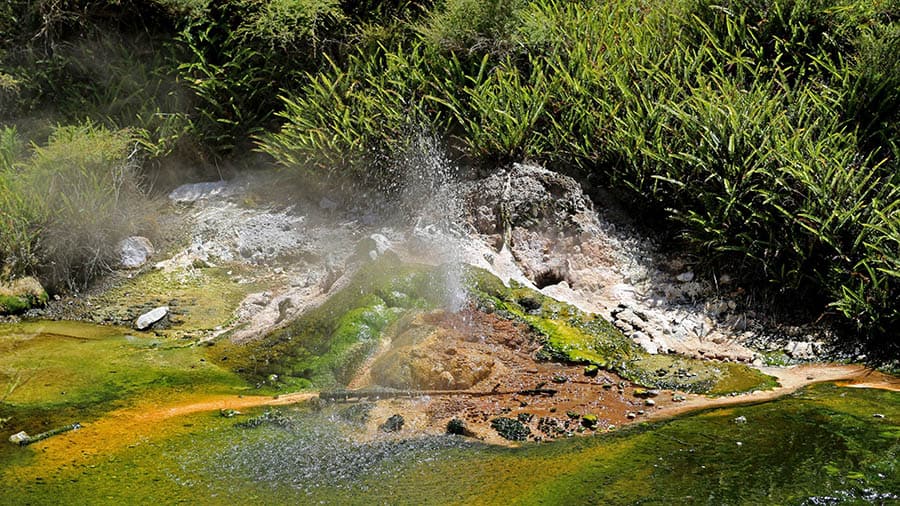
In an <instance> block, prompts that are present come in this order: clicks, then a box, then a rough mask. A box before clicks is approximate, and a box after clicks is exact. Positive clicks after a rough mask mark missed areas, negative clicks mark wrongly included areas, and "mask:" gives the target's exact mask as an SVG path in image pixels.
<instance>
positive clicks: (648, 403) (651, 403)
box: [644, 399, 656, 406]
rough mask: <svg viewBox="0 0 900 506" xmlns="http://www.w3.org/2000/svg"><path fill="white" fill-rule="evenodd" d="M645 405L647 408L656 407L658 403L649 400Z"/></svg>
mask: <svg viewBox="0 0 900 506" xmlns="http://www.w3.org/2000/svg"><path fill="white" fill-rule="evenodd" d="M644 405H645V406H656V401H654V400H653V399H647V400H645V401H644Z"/></svg>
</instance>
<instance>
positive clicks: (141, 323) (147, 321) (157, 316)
mask: <svg viewBox="0 0 900 506" xmlns="http://www.w3.org/2000/svg"><path fill="white" fill-rule="evenodd" d="M168 314H169V306H160V307H158V308H156V309H153V310H152V311H148V312H146V313H144V314H142V315H141V316H139V317H138V319H137V321H136V322H135V323H134V328H136V329H138V330H147V329H149V328H150V327H152V326H153V324H155V323H156V322H158V321H160V320H162V319H163V318H165V317H166V315H168Z"/></svg>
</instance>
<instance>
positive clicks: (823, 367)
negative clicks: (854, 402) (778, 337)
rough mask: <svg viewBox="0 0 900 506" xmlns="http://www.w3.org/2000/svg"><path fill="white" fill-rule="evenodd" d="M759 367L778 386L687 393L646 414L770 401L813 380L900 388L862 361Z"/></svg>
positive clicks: (665, 415) (658, 416) (896, 381)
mask: <svg viewBox="0 0 900 506" xmlns="http://www.w3.org/2000/svg"><path fill="white" fill-rule="evenodd" d="M759 369H760V370H761V371H762V372H764V373H766V374H769V375H772V376H775V377H776V378H778V383H779V385H780V386H779V387H777V388H773V389H772V390H765V391H756V392H751V393H747V394H743V395H737V396H734V397H706V396H690V397H689V398H688V399H687V400H686V401H684V402H681V403H677V404H675V403H670V404H664V405H662V406H660V408H659V409H657V410H656V411H654V412H653V413H652V414H651V415H650V416H649V418H650V419H654V420H659V419H664V418H670V417H673V416H676V415H680V414H683V413H688V412H691V411H697V410H701V409H709V408H718V407H725V406H735V405H740V404H749V403H757V402H764V401H770V400H773V399H777V398H779V397H782V396H785V395H788V394H790V393H793V392H796V391H797V390H799V389H801V388H803V387H805V386H807V385H811V384H813V383H823V382H836V383H837V384H838V385H841V386H845V387H854V388H877V389H882V390H890V391H893V392H897V391H900V378H897V377H894V376H889V375H887V374H883V373H880V372H878V371H875V370H872V369H869V368H867V367H864V366H861V365H843V364H809V365H802V366H795V367H787V368H783V367H760V368H759Z"/></svg>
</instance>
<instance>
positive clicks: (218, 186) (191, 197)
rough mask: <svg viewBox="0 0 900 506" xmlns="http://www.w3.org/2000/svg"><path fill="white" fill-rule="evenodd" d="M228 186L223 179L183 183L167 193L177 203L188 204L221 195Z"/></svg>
mask: <svg viewBox="0 0 900 506" xmlns="http://www.w3.org/2000/svg"><path fill="white" fill-rule="evenodd" d="M227 186H228V183H226V182H225V181H214V182H213V181H211V182H206V183H193V184H184V185H181V186H179V187H178V188H175V189H174V190H172V192H171V193H169V200H171V201H173V202H177V203H179V204H190V203H192V202H196V201H198V200H200V199H208V198H210V197H215V196H219V195H223V194H224V193H225V190H226V188H227Z"/></svg>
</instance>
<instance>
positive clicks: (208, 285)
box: [55, 160, 821, 467]
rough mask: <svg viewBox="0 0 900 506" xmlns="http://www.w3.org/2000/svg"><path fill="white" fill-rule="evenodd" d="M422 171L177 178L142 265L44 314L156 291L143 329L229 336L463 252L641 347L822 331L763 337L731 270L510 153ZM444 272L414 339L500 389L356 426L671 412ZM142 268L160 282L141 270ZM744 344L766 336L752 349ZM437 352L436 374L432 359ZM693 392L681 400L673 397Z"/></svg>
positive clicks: (729, 342)
mask: <svg viewBox="0 0 900 506" xmlns="http://www.w3.org/2000/svg"><path fill="white" fill-rule="evenodd" d="M407 163H418V162H417V161H416V160H411V161H407ZM439 165H441V166H443V167H446V166H447V164H446V163H445V162H441V164H439ZM425 167H426V169H428V170H429V171H430V173H431V175H430V176H429V177H423V178H414V179H413V180H412V181H410V182H407V183H406V184H404V185H401V186H400V187H398V189H397V190H396V191H394V192H393V193H391V195H394V196H395V197H394V198H391V197H380V198H378V199H375V198H368V197H365V196H361V195H354V196H348V195H330V194H324V195H323V194H315V193H313V192H302V191H298V189H297V187H296V186H295V183H288V182H285V181H284V180H283V179H282V177H281V176H280V175H279V174H277V173H268V172H254V173H247V174H243V175H240V176H238V177H236V178H234V179H232V180H230V181H217V182H208V183H199V184H193V185H185V186H182V187H179V188H177V189H175V190H174V191H172V192H171V194H170V195H169V201H170V204H169V207H170V210H169V214H168V215H167V216H165V217H163V218H162V219H161V221H162V222H164V223H169V224H171V225H168V226H169V228H170V229H171V232H172V236H174V237H177V238H178V240H177V241H176V244H177V246H176V247H173V248H169V250H168V251H167V252H165V253H162V254H157V256H156V257H155V258H154V263H152V264H150V265H148V266H146V267H144V270H143V271H140V272H134V271H122V272H119V273H117V274H116V275H115V276H114V277H113V281H112V284H113V285H116V286H117V288H116V290H118V291H110V290H109V289H108V286H109V284H106V285H101V287H100V288H99V289H98V290H97V292H96V293H93V294H88V295H87V296H86V297H81V298H80V299H79V300H77V301H73V300H68V301H61V302H60V303H58V304H57V305H56V309H55V310H57V311H61V312H63V314H64V315H67V316H70V317H71V316H75V317H79V318H84V319H95V320H98V321H103V322H107V323H109V322H111V323H119V324H126V325H128V324H130V323H131V322H132V321H133V319H134V318H135V317H136V316H137V315H138V314H140V312H141V311H143V310H145V309H146V307H129V305H132V306H133V305H134V300H137V299H136V295H140V294H136V290H137V289H147V290H149V291H150V292H153V291H154V290H159V291H160V293H159V294H156V298H152V299H151V301H152V302H153V303H154V304H167V305H171V306H176V307H177V309H176V310H175V311H173V313H174V314H175V316H174V317H173V319H172V321H170V324H171V327H170V328H168V329H159V330H157V331H158V332H160V333H162V335H165V336H167V337H175V338H186V339H191V340H194V341H199V342H202V341H207V340H212V339H216V338H221V339H230V340H231V341H233V342H236V343H241V342H246V341H248V340H253V339H256V338H259V337H261V336H264V335H266V334H268V333H269V332H271V331H273V330H275V329H277V328H279V327H281V326H283V325H286V324H288V323H289V322H291V321H292V320H293V319H294V318H296V317H297V316H298V315H300V314H302V313H303V312H304V311H306V310H308V309H310V308H312V307H315V306H317V305H319V304H321V303H323V302H324V301H325V300H327V298H328V297H329V296H330V295H332V294H334V293H336V292H337V291H339V290H340V289H342V288H343V287H344V286H346V284H347V283H348V281H349V280H350V278H351V277H352V275H353V273H354V272H355V270H356V269H357V268H358V267H359V266H361V265H364V264H365V263H367V262H370V261H372V259H374V258H377V257H378V256H380V255H385V254H396V255H398V256H399V257H401V259H404V260H407V261H411V262H421V263H428V264H451V265H459V264H461V263H466V264H471V265H474V266H477V267H480V268H483V269H486V270H488V271H490V272H492V273H493V274H495V275H496V276H497V277H499V278H500V279H502V280H504V282H507V283H511V282H516V283H519V284H522V285H526V286H530V287H533V288H537V289H540V290H541V291H542V292H543V293H544V294H546V295H548V296H551V297H553V298H556V299H559V300H562V301H565V302H568V303H571V304H573V305H575V306H578V307H579V308H581V309H583V310H585V311H589V312H594V313H597V314H601V315H603V316H604V317H606V318H609V319H611V321H613V323H614V324H615V325H616V326H618V327H619V328H620V329H621V330H622V331H623V332H624V333H625V334H626V335H628V336H630V337H631V338H632V339H633V340H634V341H635V342H636V343H637V344H639V345H641V346H642V347H644V348H645V349H646V350H647V351H648V352H650V353H676V354H683V355H687V356H692V357H698V358H699V357H704V358H707V359H711V360H718V361H739V362H745V363H752V364H754V365H758V366H762V365H765V364H766V362H767V361H768V360H770V358H771V357H772V356H773V355H775V356H776V357H777V358H778V360H780V361H790V360H799V359H808V358H812V357H813V356H814V354H815V353H816V352H818V351H820V350H819V348H820V347H821V344H820V343H818V342H814V341H812V339H811V338H810V337H803V335H802V332H797V331H795V333H796V334H798V335H800V338H798V337H788V336H773V335H772V334H771V331H770V330H767V329H769V328H771V327H766V326H765V325H764V322H763V320H762V319H760V318H757V315H756V314H755V313H753V312H752V310H751V309H749V308H747V307H744V305H743V304H742V302H741V300H742V299H741V297H740V288H739V287H738V285H739V283H738V281H737V280H733V279H727V278H726V277H725V276H721V277H720V278H719V279H717V280H705V279H701V278H700V276H698V275H697V274H696V273H694V272H693V271H691V268H690V265H689V264H688V263H687V262H685V261H684V260H682V259H680V258H677V257H671V256H666V255H664V254H662V253H660V250H659V248H658V247H657V245H656V244H655V243H654V242H653V241H652V240H651V239H649V238H647V237H644V236H642V235H641V234H640V233H638V232H636V231H635V230H634V229H632V228H631V227H629V226H628V225H627V224H625V223H624V221H623V220H621V219H620V218H619V216H620V214H619V212H618V211H617V210H616V209H615V208H613V207H611V206H606V205H604V206H600V205H596V204H595V203H593V202H591V201H590V199H588V197H586V196H585V195H584V194H583V193H582V191H581V188H580V187H579V186H578V184H577V183H576V182H575V181H574V180H572V179H570V178H567V177H565V176H561V175H559V174H556V173H553V172H551V171H548V170H546V169H543V168H540V167H533V166H526V165H514V166H513V167H511V168H510V169H509V170H507V171H504V172H499V173H496V174H494V175H492V176H490V177H488V178H485V179H482V180H478V181H474V182H473V181H469V182H457V181H455V180H454V178H453V177H452V174H451V173H450V171H449V170H447V172H445V173H440V172H438V176H434V173H435V172H434V170H432V169H434V167H431V166H428V165H427V164H426V166H425ZM429 167H430V168H429ZM449 272H450V275H449V277H448V279H447V290H446V304H445V307H444V312H443V313H440V312H438V313H436V314H432V315H425V316H424V318H430V319H431V320H433V321H431V322H425V323H428V324H434V323H435V322H438V321H440V322H443V323H439V324H438V326H439V327H440V326H442V325H443V328H444V329H445V330H446V334H445V335H446V336H447V340H446V342H434V343H426V344H427V346H431V347H432V348H428V349H426V348H427V346H425V347H423V348H422V350H420V352H421V353H424V354H425V355H426V356H439V357H444V358H446V357H463V358H465V359H466V360H462V361H459V360H457V361H456V362H454V364H455V366H454V367H457V369H459V371H456V370H455V369H454V372H452V373H451V375H452V377H453V381H454V382H459V381H462V380H461V379H460V378H463V377H464V376H465V374H466V371H470V370H472V369H476V368H478V367H480V364H481V362H485V363H486V362H492V363H493V367H492V370H491V373H490V375H489V376H488V377H487V378H478V380H477V381H475V382H474V383H472V384H471V385H468V384H466V385H463V386H460V387H459V388H461V389H470V390H482V391H485V390H488V391H489V390H491V387H492V386H493V387H494V388H495V389H499V390H502V391H507V392H512V394H506V395H503V396H492V397H484V398H481V397H471V398H470V397H447V398H441V397H435V398H422V399H414V400H402V399H394V400H382V401H379V402H378V403H376V404H375V406H374V407H373V408H372V417H371V419H370V422H369V426H367V428H366V430H365V432H366V433H367V434H369V435H372V434H378V433H379V432H380V431H379V428H378V424H379V423H381V422H382V421H383V420H385V419H386V418H387V417H389V416H391V415H392V414H393V413H398V412H399V413H403V414H404V416H405V418H406V419H407V423H408V425H407V431H409V430H411V431H413V433H418V434H440V433H443V431H444V430H445V427H446V423H447V421H448V420H449V419H450V418H452V417H460V418H462V419H465V421H466V423H467V425H468V427H469V428H470V429H471V430H473V431H474V432H476V433H477V434H478V435H479V436H480V437H482V438H484V439H485V440H486V441H489V442H502V440H501V439H500V438H499V436H497V434H496V433H495V431H493V430H491V427H490V423H491V419H493V418H495V417H496V416H500V415H503V414H504V413H512V414H513V415H512V416H515V415H516V414H517V413H519V412H522V414H524V415H528V416H535V417H536V418H535V419H534V420H535V424H537V425H540V424H538V423H537V421H538V418H540V419H546V420H548V422H547V423H550V422H549V420H557V421H559V420H562V422H560V423H562V424H563V425H560V426H558V427H556V426H554V427H549V428H548V429H547V431H545V432H544V434H545V435H541V436H537V435H536V436H535V437H540V438H549V439H552V438H553V437H557V436H558V435H559V434H568V433H570V432H572V431H574V430H575V429H576V428H577V425H578V424H577V423H576V422H571V421H570V420H567V419H566V418H565V416H561V415H560V413H562V414H565V413H567V412H568V411H572V412H574V413H599V414H600V415H601V416H600V420H599V422H598V424H597V426H596V427H595V429H596V430H606V429H607V428H608V427H610V426H613V425H621V424H625V423H630V422H631V421H635V419H636V418H638V419H647V418H648V417H651V416H654V413H657V412H658V413H663V412H669V411H671V410H673V409H675V408H676V407H677V406H675V405H674V404H673V400H674V398H675V397H677V396H675V395H674V393H673V394H672V395H671V396H670V395H669V393H666V392H663V393H662V397H666V398H665V400H663V398H662V397H660V399H659V400H658V401H657V405H656V406H644V405H643V404H642V402H641V401H640V399H637V398H636V397H635V395H634V392H633V389H634V385H630V384H627V382H623V381H622V379H621V378H619V377H617V376H615V375H613V374H601V375H599V376H597V377H595V378H593V379H588V378H584V377H583V373H582V368H581V367H577V366H571V365H566V364H555V363H545V362H536V361H535V360H534V358H533V357H534V355H535V351H536V346H539V343H536V342H533V341H529V337H528V336H527V335H526V333H524V332H522V331H521V329H519V330H517V329H513V328H507V327H508V325H506V324H505V323H503V322H499V321H493V320H491V317H489V316H487V315H480V314H478V313H477V312H475V313H470V312H469V311H471V309H470V308H468V307H467V303H466V295H465V291H464V290H463V287H462V284H461V282H460V279H459V272H460V269H458V268H456V269H454V268H451V269H449ZM454 273H455V274H456V275H454ZM221 277H224V278H225V279H224V280H222V279H220V278H221ZM157 278H158V279H161V280H162V282H161V283H160V286H155V285H152V284H151V285H147V284H146V283H143V284H142V281H141V280H146V279H157ZM214 281H215V282H217V283H218V284H214V283H213V282H214ZM183 285H184V286H193V287H194V291H193V292H191V291H188V292H187V293H188V295H189V296H190V297H193V298H192V299H190V300H187V301H186V300H184V299H185V298H190V297H184V296H179V297H178V300H173V298H172V297H173V295H172V294H171V292H172V290H173V289H179V287H182V286H183ZM173 287H175V288H173ZM220 287H221V290H224V291H220ZM176 291H177V290H176ZM110 293H112V294H114V295H115V296H114V297H112V298H113V299H116V300H115V301H111V300H110V299H111V297H110ZM178 293H182V292H178ZM120 295H121V296H120ZM210 304H212V305H215V306H217V307H218V311H219V313H215V314H216V317H215V318H212V317H211V318H207V319H201V320H199V321H193V323H194V325H193V326H192V328H191V329H190V330H189V331H186V330H184V327H185V326H186V325H185V323H184V322H185V321H187V320H190V318H191V315H192V314H195V313H197V314H202V313H204V312H208V311H211V310H210V308H208V307H207V305H210ZM479 325H480V326H482V327H484V328H493V330H492V331H490V332H486V333H484V335H485V336H487V338H482V339H480V340H478V339H473V338H472V335H470V334H472V332H469V331H468V329H471V328H473V327H472V326H479ZM498 329H499V330H498ZM504 329H505V330H504ZM759 343H764V344H765V345H766V346H768V348H766V347H756V348H754V347H753V345H759ZM383 344H384V345H383V346H381V347H380V348H379V350H378V353H377V354H376V356H374V357H372V359H371V360H370V361H369V362H368V363H367V364H366V367H364V369H363V370H362V371H361V373H360V375H359V376H358V377H357V378H356V379H355V380H353V381H352V382H351V384H350V386H351V387H352V388H363V387H371V386H383V385H382V384H381V383H380V380H379V378H378V377H377V374H375V375H373V374H372V372H373V371H374V370H376V369H377V368H378V367H379V360H378V359H379V357H380V356H387V355H388V354H389V352H390V351H391V347H390V342H387V341H386V342H385V343H383ZM453 360H455V359H450V361H451V362H452V361H453ZM479 360H480V361H481V362H479ZM457 362H458V363H457ZM448 363H449V362H448ZM439 365H442V366H441V367H438V369H441V370H442V371H444V372H448V371H449V370H448V369H447V368H445V367H443V365H446V364H439ZM482 365H483V364H482ZM370 367H371V369H370ZM435 370H437V369H435ZM558 377H565V378H570V379H571V381H566V382H564V383H562V384H559V385H554V388H555V389H557V390H558V391H559V392H560V393H559V395H557V396H555V397H554V398H553V399H545V398H542V397H536V398H532V397H527V396H521V395H516V394H515V392H518V391H522V390H527V389H534V388H540V387H539V386H538V385H539V384H552V383H554V380H555V379H556V378H558ZM804 377H805V376H804ZM442 379H443V378H442ZM669 397H671V399H670V398H669ZM682 397H683V396H682ZM682 402H684V400H683V399H682ZM693 403H694V399H693V397H689V398H687V402H686V403H685V404H691V405H694V404H693ZM523 409H524V410H525V411H527V413H526V412H525V411H523ZM503 416H506V415H503ZM566 422H570V423H574V425H572V426H571V427H570V426H565V423H566ZM554 423H556V422H554ZM406 433H408V432H404V434H406ZM337 465H338V467H340V464H339V463H338V464H337Z"/></svg>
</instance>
